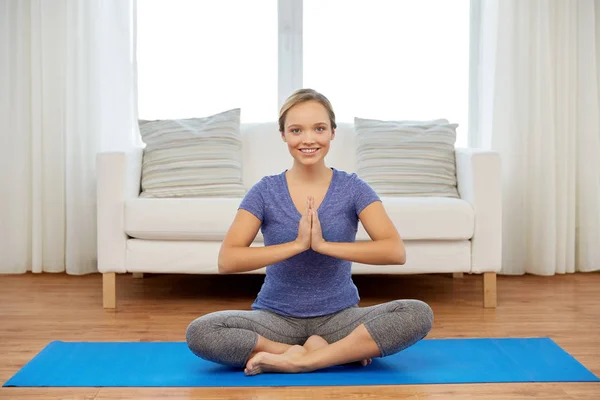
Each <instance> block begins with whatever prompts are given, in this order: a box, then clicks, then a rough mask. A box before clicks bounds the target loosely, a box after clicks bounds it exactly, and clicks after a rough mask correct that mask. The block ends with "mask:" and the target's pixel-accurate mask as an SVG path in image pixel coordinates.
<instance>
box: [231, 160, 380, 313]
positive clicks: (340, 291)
mask: <svg viewBox="0 0 600 400" xmlns="http://www.w3.org/2000/svg"><path fill="white" fill-rule="evenodd" d="M332 170H333V177H332V180H331V184H330V185H329V189H328V191H327V194H326V195H325V198H324V199H323V202H322V203H321V205H320V206H319V209H318V212H319V220H320V221H321V230H322V232H323V238H324V239H325V240H326V241H328V242H354V241H355V239H356V232H357V229H358V222H359V220H358V215H359V214H360V212H361V211H362V210H363V209H364V208H365V207H366V206H368V205H369V204H371V203H372V202H374V201H378V200H380V199H379V196H378V195H377V194H376V193H375V191H374V190H373V189H372V188H371V187H370V186H369V185H368V184H367V183H366V182H364V181H363V180H362V179H361V178H359V177H358V176H357V175H356V174H355V173H347V172H344V171H340V170H337V169H335V168H332ZM239 208H241V209H244V210H247V211H249V212H251V213H252V214H254V215H255V216H256V217H257V218H258V219H260V220H261V221H262V225H261V232H262V235H263V237H264V245H265V246H271V245H275V244H280V243H286V242H291V241H293V240H295V239H296V237H297V236H298V223H299V222H300V218H301V217H302V215H301V214H300V212H299V211H298V209H296V206H295V205H294V203H293V201H292V197H291V195H290V192H289V189H288V185H287V179H286V176H285V171H284V172H282V173H280V174H278V175H270V176H265V177H264V178H262V179H261V180H260V181H259V182H257V183H256V184H255V185H253V186H252V188H250V190H249V191H248V193H246V196H245V197H244V199H243V200H242V202H241V204H240V207H239ZM351 265H352V263H351V262H350V261H346V260H342V259H339V258H334V257H330V256H326V255H323V254H320V253H317V252H315V251H313V250H312V249H309V250H306V251H304V252H302V253H300V254H297V255H295V256H293V257H291V258H288V259H287V260H284V261H281V262H279V263H275V264H272V265H269V266H267V269H266V276H265V280H264V283H263V285H262V288H261V290H260V292H259V293H258V296H257V298H256V300H255V301H254V303H253V304H252V308H253V309H255V310H256V309H266V310H269V311H272V312H275V313H277V314H280V315H286V316H292V317H314V316H319V315H327V314H331V313H334V312H336V311H340V310H342V309H345V308H347V307H351V306H353V305H355V304H357V303H358V302H359V300H360V298H359V295H358V290H357V288H356V286H355V285H354V282H353V281H352V273H351Z"/></svg>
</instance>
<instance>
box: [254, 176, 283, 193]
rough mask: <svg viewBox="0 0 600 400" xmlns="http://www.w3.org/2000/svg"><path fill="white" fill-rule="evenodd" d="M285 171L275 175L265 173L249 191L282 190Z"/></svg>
mask: <svg viewBox="0 0 600 400" xmlns="http://www.w3.org/2000/svg"><path fill="white" fill-rule="evenodd" d="M283 174H285V171H284V172H281V173H279V174H275V175H265V176H263V177H262V178H260V180H259V181H258V182H256V183H254V184H253V185H252V186H251V187H250V189H249V191H257V190H260V191H267V190H275V191H278V190H281V189H280V188H281V186H282V183H283V179H284V175H283Z"/></svg>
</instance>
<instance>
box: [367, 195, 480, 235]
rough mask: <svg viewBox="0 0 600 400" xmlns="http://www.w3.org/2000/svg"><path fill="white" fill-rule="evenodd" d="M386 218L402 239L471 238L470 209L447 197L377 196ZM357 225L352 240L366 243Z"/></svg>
mask: <svg viewBox="0 0 600 400" xmlns="http://www.w3.org/2000/svg"><path fill="white" fill-rule="evenodd" d="M381 201H382V202H383V204H384V206H385V210H386V211H387V214H388V216H389V217H390V219H391V220H392V222H393V223H394V225H395V226H396V229H398V232H399V233H400V236H401V237H402V238H403V239H405V240H463V239H471V238H472V237H473V231H474V226H475V213H474V211H473V207H471V205H470V204H469V203H467V202H466V201H464V200H462V199H454V198H448V197H383V196H382V197H381ZM368 239H369V235H368V234H367V232H366V231H365V229H364V228H363V226H362V225H359V227H358V232H357V234H356V240H368Z"/></svg>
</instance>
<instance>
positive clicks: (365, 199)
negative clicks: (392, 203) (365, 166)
mask: <svg viewBox="0 0 600 400" xmlns="http://www.w3.org/2000/svg"><path fill="white" fill-rule="evenodd" d="M352 186H353V189H352V191H353V193H354V206H355V208H356V215H359V214H360V213H361V212H362V210H364V209H365V208H366V207H367V206H368V205H369V204H371V203H374V202H376V201H381V199H380V198H379V195H378V194H377V192H375V190H374V189H373V188H372V187H371V186H370V185H369V184H368V183H367V182H365V181H364V180H363V179H361V178H360V177H359V176H358V175H356V174H353V179H352Z"/></svg>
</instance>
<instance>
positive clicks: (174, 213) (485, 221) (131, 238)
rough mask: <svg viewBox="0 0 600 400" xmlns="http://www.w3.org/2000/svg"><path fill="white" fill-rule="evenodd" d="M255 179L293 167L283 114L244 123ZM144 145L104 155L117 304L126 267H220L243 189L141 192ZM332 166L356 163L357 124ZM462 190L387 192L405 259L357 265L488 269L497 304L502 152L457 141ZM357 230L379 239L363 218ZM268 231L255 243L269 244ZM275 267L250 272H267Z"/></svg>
mask: <svg viewBox="0 0 600 400" xmlns="http://www.w3.org/2000/svg"><path fill="white" fill-rule="evenodd" d="M242 135H243V171H244V172H243V173H244V184H245V185H246V187H248V188H249V187H250V186H252V185H253V184H254V183H255V182H257V181H258V180H259V179H260V178H262V177H263V176H264V175H270V174H277V173H280V172H282V171H283V170H285V169H286V168H290V167H291V165H292V158H291V155H290V154H289V152H288V150H287V146H286V144H285V143H283V141H282V140H281V138H280V135H279V132H278V130H277V124H276V122H271V123H262V124H242ZM142 152H143V150H142V149H141V148H139V149H134V150H132V151H130V152H122V153H118V152H111V153H102V154H99V155H98V159H97V179H98V180H97V200H98V208H97V213H98V214H97V218H98V225H97V226H98V232H97V233H98V270H99V272H101V273H102V274H103V296H104V297H103V298H104V301H103V303H104V307H105V308H115V307H116V288H115V285H116V278H115V274H117V273H144V272H147V273H180V274H218V270H217V255H218V252H219V248H220V245H221V240H222V239H223V237H224V235H225V233H226V231H227V229H228V227H229V225H230V223H231V222H232V220H233V218H234V215H235V213H236V211H237V207H238V205H239V203H240V201H241V198H167V199H164V198H163V199H155V198H140V197H139V194H140V189H141V188H140V180H141V161H142ZM326 163H327V165H329V166H333V167H336V168H337V169H341V170H345V171H348V172H355V171H356V167H355V163H356V155H355V134H354V129H353V125H352V124H351V123H341V124H338V129H337V131H336V137H335V139H334V140H333V142H332V143H331V150H330V152H329V154H328V155H327V157H326ZM456 167H457V168H456V171H457V172H456V174H457V180H458V190H459V193H460V196H461V198H460V199H454V198H439V197H438V198H434V197H429V198H426V197H421V198H414V197H404V198H398V197H383V196H382V201H383V203H384V205H385V207H386V210H387V212H388V213H389V215H390V217H391V218H392V220H393V222H394V224H395V225H396V227H397V229H398V231H399V232H400V235H401V236H402V238H403V239H404V241H405V246H406V251H407V261H406V264H405V265H402V266H372V265H362V264H357V263H355V264H353V273H355V274H429V273H453V274H454V275H455V276H460V275H462V273H470V274H482V275H483V281H484V284H483V287H484V292H483V296H482V299H483V301H482V303H483V306H484V307H495V306H496V272H498V271H499V270H500V267H501V237H502V232H501V229H502V228H501V226H502V224H501V221H502V209H501V166H500V157H499V155H498V154H497V153H494V152H490V151H483V150H477V149H465V148H457V149H456ZM357 240H369V237H368V235H367V234H366V232H365V230H364V229H363V228H362V226H359V231H358V234H357ZM261 242H262V236H261V234H260V233H259V234H258V235H257V237H256V239H255V242H254V244H253V245H255V246H261V245H263V244H262V243H261ZM264 272H265V269H264V268H263V269H261V270H257V271H252V272H249V273H258V274H264Z"/></svg>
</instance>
